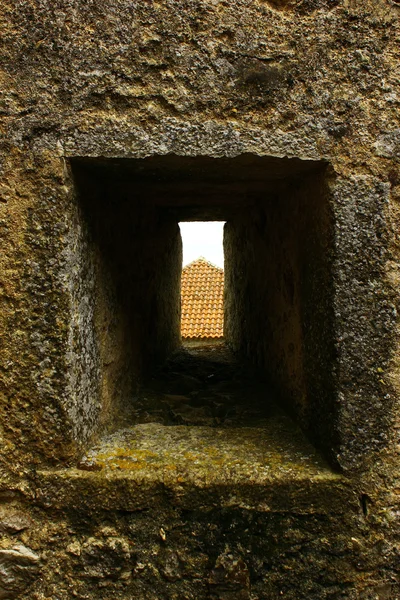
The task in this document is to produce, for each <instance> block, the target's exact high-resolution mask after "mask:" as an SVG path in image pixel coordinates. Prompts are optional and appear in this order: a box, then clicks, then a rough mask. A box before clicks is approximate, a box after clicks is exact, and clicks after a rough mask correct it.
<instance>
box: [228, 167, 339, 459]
mask: <svg viewBox="0 0 400 600" xmlns="http://www.w3.org/2000/svg"><path fill="white" fill-rule="evenodd" d="M325 179H326V174H324V173H320V172H318V171H317V172H316V173H315V174H313V175H308V176H302V178H301V179H299V178H294V179H291V180H290V183H289V185H288V186H287V188H286V189H285V190H283V191H281V192H280V193H279V194H276V195H275V196H273V197H269V198H268V197H267V198H262V197H259V198H257V200H256V201H255V208H254V209H253V211H252V212H247V213H244V214H240V215H239V216H238V217H237V218H236V219H232V220H231V221H229V222H228V223H227V224H226V225H225V232H224V247H225V277H226V287H225V289H226V300H225V335H226V339H227V341H228V343H229V344H230V345H231V346H232V348H233V349H234V350H235V351H236V352H238V353H240V354H243V355H245V356H246V358H248V359H250V360H251V361H252V362H254V363H255V364H256V365H257V366H258V369H259V370H260V371H261V372H262V373H264V375H265V377H267V378H268V380H269V381H270V382H271V384H272V385H273V386H274V387H275V388H276V390H277V392H278V394H279V396H280V398H281V401H282V402H283V403H285V404H286V406H288V408H289V410H290V411H291V412H292V413H294V414H295V415H296V417H297V419H298V420H299V422H300V423H302V425H303V427H304V429H305V430H307V431H308V433H309V435H310V436H311V437H312V438H313V439H314V441H315V442H316V443H317V444H318V445H319V446H320V447H322V448H323V449H324V451H325V453H326V454H327V455H328V456H330V457H331V459H333V460H334V461H335V460H336V455H337V453H338V452H339V450H340V442H342V443H343V441H344V440H343V439H342V440H339V435H338V422H337V419H338V416H337V411H336V398H335V393H337V388H336V381H334V377H335V371H336V370H337V354H336V351H335V341H334V339H333V336H334V329H333V302H332V299H333V285H334V284H333V252H334V248H333V214H332V206H331V202H330V197H329V190H328V189H327V182H326V181H325Z"/></svg>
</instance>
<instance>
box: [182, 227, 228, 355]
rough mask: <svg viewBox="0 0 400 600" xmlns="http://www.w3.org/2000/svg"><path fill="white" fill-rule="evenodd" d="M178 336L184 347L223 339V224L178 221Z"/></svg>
mask: <svg viewBox="0 0 400 600" xmlns="http://www.w3.org/2000/svg"><path fill="white" fill-rule="evenodd" d="M179 226H180V231H181V237H182V250H183V260H182V276H181V337H182V342H183V344H193V343H196V342H201V343H213V342H220V341H222V340H223V337H224V269H223V267H224V250H223V228H224V223H223V222H219V221H201V222H181V223H179Z"/></svg>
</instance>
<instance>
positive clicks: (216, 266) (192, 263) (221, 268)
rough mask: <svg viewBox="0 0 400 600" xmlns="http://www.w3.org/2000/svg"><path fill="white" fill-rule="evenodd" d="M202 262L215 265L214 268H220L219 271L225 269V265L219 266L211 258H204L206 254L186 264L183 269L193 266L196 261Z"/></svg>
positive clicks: (211, 265)
mask: <svg viewBox="0 0 400 600" xmlns="http://www.w3.org/2000/svg"><path fill="white" fill-rule="evenodd" d="M200 262H205V263H206V264H207V265H209V266H210V267H214V269H218V270H219V271H223V270H224V269H223V267H219V266H218V265H215V264H214V263H212V262H211V261H210V260H207V259H206V258H204V256H199V257H198V258H195V259H194V260H192V261H191V262H190V263H188V264H187V265H185V266H184V267H182V270H183V269H187V268H188V267H191V266H192V265H194V264H195V263H200Z"/></svg>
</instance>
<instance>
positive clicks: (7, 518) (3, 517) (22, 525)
mask: <svg viewBox="0 0 400 600" xmlns="http://www.w3.org/2000/svg"><path fill="white" fill-rule="evenodd" d="M32 524H33V523H32V519H31V518H30V516H29V514H28V513H26V512H22V511H20V510H18V509H15V508H12V507H11V508H10V507H7V506H0V533H3V534H4V533H11V534H12V533H18V532H19V531H23V530H24V529H28V528H29V527H31V526H32Z"/></svg>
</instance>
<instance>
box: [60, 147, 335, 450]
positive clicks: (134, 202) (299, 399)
mask: <svg viewBox="0 0 400 600" xmlns="http://www.w3.org/2000/svg"><path fill="white" fill-rule="evenodd" d="M70 164H71V168H72V173H73V178H74V181H75V188H76V198H77V203H76V233H75V235H76V242H75V243H74V245H73V252H74V258H73V263H74V264H75V265H78V268H76V267H75V270H76V272H75V273H74V276H73V280H72V285H73V288H74V290H73V294H74V296H75V303H76V309H77V310H76V311H75V313H73V314H75V317H74V322H73V324H72V335H73V336H74V338H75V339H76V340H77V342H76V343H77V349H76V353H75V355H74V356H73V357H72V359H71V362H70V369H71V373H72V374H73V377H72V379H73V381H74V388H75V399H76V403H75V406H74V407H72V409H73V411H75V413H76V421H77V423H76V428H77V433H78V435H79V434H80V432H81V434H83V435H84V436H85V435H87V434H86V433H85V432H89V430H90V428H96V427H97V428H99V427H100V429H101V428H103V429H105V430H107V429H110V428H115V427H117V426H118V420H119V419H120V418H121V415H123V414H124V412H126V410H127V409H128V407H129V406H130V405H131V404H132V402H134V396H135V391H136V389H137V386H138V384H139V383H140V381H141V380H142V379H143V377H145V376H146V374H147V373H148V372H149V371H150V370H151V369H152V367H154V365H156V364H158V363H161V362H162V361H163V360H165V359H166V358H167V357H168V356H169V355H170V354H171V353H172V352H173V351H174V350H176V349H177V348H178V347H179V346H180V343H181V342H180V333H179V328H180V306H179V295H180V272H181V261H182V258H181V239H180V234H179V229H178V222H179V221H182V220H192V221H195V220H225V221H226V225H225V231H224V252H225V339H226V341H227V343H228V344H229V345H230V346H231V347H232V349H233V350H234V351H235V353H236V354H237V355H239V356H243V357H245V358H246V359H247V360H249V361H250V362H251V363H253V364H254V365H255V366H256V367H257V370H258V372H259V374H260V376H261V377H263V378H265V380H266V381H268V383H269V385H271V386H272V387H273V388H274V390H275V395H276V397H277V398H278V402H279V403H280V404H281V405H282V406H283V407H284V408H285V410H286V411H288V412H289V413H290V414H291V415H292V416H294V418H295V419H296V420H297V421H298V422H299V424H300V425H301V427H302V428H303V430H305V431H306V432H307V434H308V436H309V437H310V439H311V440H313V441H314V443H315V444H316V445H317V446H318V447H319V448H321V449H322V451H323V453H324V454H325V455H326V456H328V457H333V456H334V454H335V451H336V450H337V447H336V446H337V444H338V435H337V415H336V408H335V407H336V404H335V397H336V390H335V383H334V372H335V352H334V345H333V321H332V310H333V308H332V298H333V293H332V256H331V253H332V244H333V213H332V208H331V206H330V196H329V193H328V189H327V185H326V178H327V172H328V166H327V164H326V163H324V162H318V161H310V160H300V159H288V158H282V159H279V158H272V157H258V156H254V155H251V154H245V155H241V156H238V157H236V158H219V159H217V158H210V157H201V156H200V157H182V156H174V155H168V156H159V157H151V158H145V159H121V160H118V159H89V158H88V159H86V158H75V159H72V160H71V163H70ZM76 390H78V391H76ZM79 394H80V398H79ZM89 394H90V398H91V401H92V406H91V407H90V405H88V395H89ZM266 401H267V400H266ZM79 403H81V405H82V406H86V410H85V411H79V410H78V409H77V406H78V405H79ZM73 417H74V418H75V415H73ZM90 419H92V420H93V422H92V423H91V422H90ZM95 421H96V423H95ZM89 437H90V436H89Z"/></svg>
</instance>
